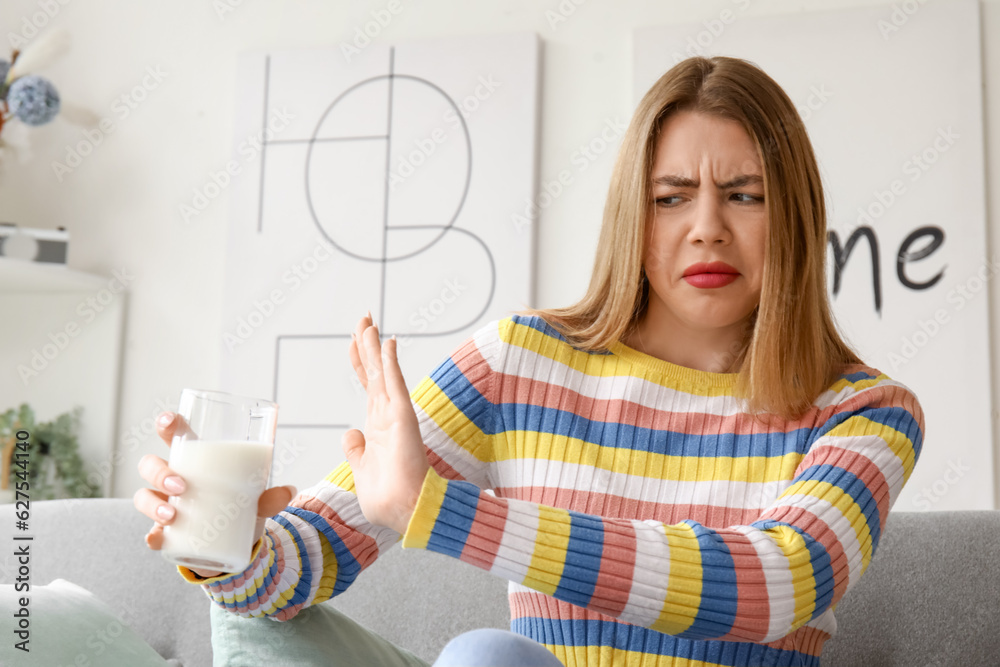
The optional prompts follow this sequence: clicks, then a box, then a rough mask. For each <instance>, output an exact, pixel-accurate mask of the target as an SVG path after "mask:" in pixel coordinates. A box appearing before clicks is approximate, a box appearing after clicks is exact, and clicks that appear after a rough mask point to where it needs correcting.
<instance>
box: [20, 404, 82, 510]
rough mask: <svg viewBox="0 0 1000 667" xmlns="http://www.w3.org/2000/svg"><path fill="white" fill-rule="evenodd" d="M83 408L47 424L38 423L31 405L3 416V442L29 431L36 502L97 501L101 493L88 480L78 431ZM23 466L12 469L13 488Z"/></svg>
mask: <svg viewBox="0 0 1000 667" xmlns="http://www.w3.org/2000/svg"><path fill="white" fill-rule="evenodd" d="M82 412H83V408H81V407H79V406H77V407H75V408H73V410H71V411H70V412H64V413H63V414H61V415H59V416H58V417H56V418H55V419H53V420H51V421H47V422H36V421H35V412H34V410H32V409H31V406H29V405H28V404H27V403H22V404H21V406H20V407H19V408H17V409H14V408H11V409H10V410H7V412H5V413H3V414H2V415H0V441H2V442H6V441H7V440H8V439H9V438H11V437H14V436H15V434H16V433H17V431H19V430H25V431H27V432H28V434H29V436H28V456H27V457H20V460H27V462H28V464H27V468H28V470H27V472H28V481H29V483H30V489H31V492H30V493H31V499H32V500H52V499H54V498H97V497H99V496H100V495H101V490H100V488H98V487H97V486H96V485H94V484H92V483H91V482H90V481H89V480H88V479H87V473H86V471H85V470H84V465H83V459H81V458H80V443H79V442H78V440H77V435H76V434H77V430H78V429H79V427H80V415H81V413H82ZM23 472H24V470H23V469H22V468H21V467H20V466H11V467H10V482H9V486H10V488H14V482H15V481H16V478H15V475H16V474H17V473H23Z"/></svg>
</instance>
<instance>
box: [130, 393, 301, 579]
mask: <svg viewBox="0 0 1000 667" xmlns="http://www.w3.org/2000/svg"><path fill="white" fill-rule="evenodd" d="M276 419H277V406H276V405H274V404H273V403H270V402H268V401H262V400H259V399H252V398H247V397H240V396H232V395H229V394H223V393H221V392H198V391H194V390H184V392H182V395H181V402H180V406H179V410H178V414H176V415H175V414H171V413H162V414H161V415H160V419H158V420H157V431H158V433H159V435H160V437H161V438H162V439H163V440H164V441H166V442H167V443H168V444H169V445H170V446H171V455H170V464H169V466H168V464H167V462H166V461H164V460H163V459H162V458H160V457H158V456H154V455H153V454H147V455H146V456H144V457H143V458H142V460H141V461H140V462H139V473H140V474H141V475H142V477H143V479H145V480H146V481H147V482H149V483H150V484H151V485H152V486H153V487H154V488H152V489H148V488H143V489H139V490H138V491H137V492H136V494H135V498H134V502H135V506H136V508H137V509H139V511H141V512H142V513H143V514H145V515H146V516H148V517H149V518H151V519H153V520H154V521H155V522H156V523H155V524H154V526H153V528H152V529H151V530H150V531H149V533H148V535H147V536H146V544H147V545H148V546H149V548H151V549H153V550H158V549H161V547H162V548H163V550H164V557H165V558H166V559H167V560H169V561H171V562H174V563H178V564H181V565H186V566H188V567H190V568H191V569H192V570H193V571H194V572H195V573H196V574H199V575H200V576H203V577H210V576H215V575H217V574H220V573H221V572H241V571H243V570H244V569H246V567H247V565H249V559H250V554H251V551H252V548H253V544H254V542H255V541H256V540H257V538H259V537H260V535H262V534H263V526H264V521H263V520H264V518H265V517H269V516H273V515H274V514H276V513H277V512H279V511H280V510H281V509H283V508H284V507H286V506H287V504H288V502H289V501H290V500H291V498H292V496H294V495H295V487H292V486H283V487H275V488H271V489H267V490H266V491H264V489H265V487H266V485H267V480H268V476H269V472H270V463H271V452H272V450H273V445H274V429H275V425H276ZM175 483H179V485H180V486H178V485H177V484H175Z"/></svg>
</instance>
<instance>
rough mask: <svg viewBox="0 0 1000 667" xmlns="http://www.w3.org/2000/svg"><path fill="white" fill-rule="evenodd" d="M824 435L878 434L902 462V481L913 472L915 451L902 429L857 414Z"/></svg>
mask: <svg viewBox="0 0 1000 667" xmlns="http://www.w3.org/2000/svg"><path fill="white" fill-rule="evenodd" d="M826 435H832V436H839V437H844V436H852V437H862V436H870V435H874V436H878V437H879V438H881V439H882V440H883V441H884V442H885V444H886V445H888V447H889V449H890V450H891V451H892V453H893V454H894V455H895V456H896V458H897V459H899V461H900V463H902V465H903V481H904V482H906V481H907V480H909V479H910V474H911V473H912V472H913V465H914V463H916V451H915V450H914V447H913V442H912V441H911V440H910V439H909V438H908V437H906V434H905V433H903V432H902V431H897V430H896V429H894V428H893V427H891V426H887V425H885V424H883V423H882V422H877V421H873V420H871V419H868V418H867V417H862V416H861V415H858V416H855V417H851V418H850V419H845V420H844V421H843V422H841V423H839V424H837V425H836V426H834V427H833V428H831V429H830V430H829V431H828V432H827V433H826Z"/></svg>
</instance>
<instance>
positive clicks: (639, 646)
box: [510, 617, 820, 667]
mask: <svg viewBox="0 0 1000 667" xmlns="http://www.w3.org/2000/svg"><path fill="white" fill-rule="evenodd" d="M510 629H511V631H512V632H516V633H518V634H521V635H524V636H526V637H530V638H531V639H534V640H535V641H537V642H541V643H543V644H559V645H563V646H594V647H610V648H614V649H617V650H619V651H635V652H637V653H648V654H650V655H659V656H672V657H678V658H687V659H689V660H698V661H702V662H708V663H712V664H718V665H724V666H725V667H741V666H743V665H779V666H782V667H792V666H793V665H806V666H808V667H819V664H820V660H819V658H817V657H815V656H811V655H808V654H806V653H800V652H798V651H789V650H782V649H776V648H772V647H770V646H767V645H765V644H756V643H752V642H728V641H716V640H692V639H685V638H683V637H676V636H672V635H667V634H663V633H662V632H656V631H655V630H650V629H649V628H643V627H640V626H638V625H628V624H626V623H616V622H614V621H598V620H591V621H584V620H551V619H547V618H535V617H525V618H516V619H513V620H512V621H511V623H510ZM644 664H645V663H644Z"/></svg>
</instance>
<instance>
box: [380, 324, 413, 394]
mask: <svg viewBox="0 0 1000 667" xmlns="http://www.w3.org/2000/svg"><path fill="white" fill-rule="evenodd" d="M382 350H383V354H382V357H381V358H382V366H383V369H384V371H385V372H384V376H385V386H386V390H387V391H388V393H389V398H390V399H393V400H402V399H404V398H405V399H409V397H410V392H409V391H408V390H407V388H406V381H405V380H404V379H403V369H401V368H400V367H399V358H398V357H397V356H396V337H395V336H393V337H392V338H390V339H389V340H387V341H385V343H384V344H383V345H382Z"/></svg>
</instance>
